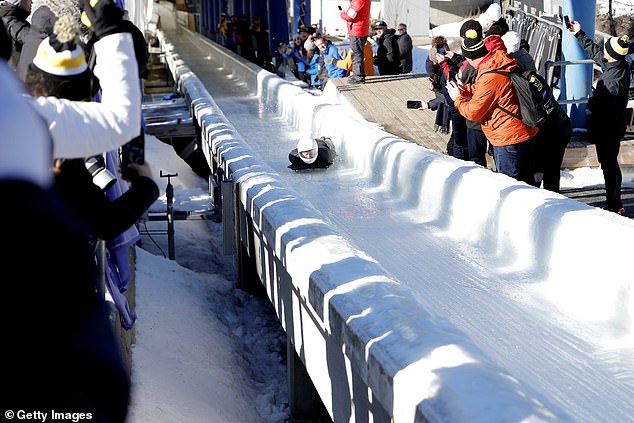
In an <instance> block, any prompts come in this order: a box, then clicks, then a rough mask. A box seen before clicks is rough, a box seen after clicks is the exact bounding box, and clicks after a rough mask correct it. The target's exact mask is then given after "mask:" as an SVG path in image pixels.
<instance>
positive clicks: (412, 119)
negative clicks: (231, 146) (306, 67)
mask: <svg viewBox="0 0 634 423" xmlns="http://www.w3.org/2000/svg"><path fill="white" fill-rule="evenodd" d="M328 83H329V84H331V83H332V84H334V85H335V87H336V88H337V90H338V91H339V92H340V94H341V95H343V96H344V98H345V99H346V101H347V102H348V103H349V104H350V105H352V106H353V107H354V108H355V109H356V111H357V112H358V113H360V114H361V115H362V116H363V117H364V118H365V119H366V120H367V121H369V122H374V123H377V124H378V125H380V126H381V127H383V128H384V129H385V130H386V131H387V132H389V133H391V134H394V135H396V136H398V137H401V138H403V139H406V140H409V141H412V142H415V143H416V144H419V145H421V146H423V147H426V148H429V149H432V150H436V151H440V152H443V153H446V152H447V142H448V141H449V134H446V135H445V134H440V133H437V132H434V119H435V117H436V112H433V111H431V110H412V109H407V108H406V106H405V104H406V101H407V100H425V101H428V100H430V99H432V98H433V97H434V93H433V92H432V91H431V90H430V89H429V80H428V78H427V76H425V75H397V76H370V77H366V83H365V84H359V85H350V84H348V83H347V80H346V79H345V78H342V79H330V80H329V81H328ZM630 129H631V130H634V128H632V127H631V126H630ZM632 135H634V134H632V133H628V136H627V137H626V138H625V139H624V140H623V141H622V142H621V153H620V155H619V161H620V163H621V164H623V165H630V166H632V165H634V139H633V138H634V137H633V136H632ZM487 159H488V160H490V159H491V158H490V157H487ZM489 164H490V165H491V162H489ZM598 166H599V163H598V161H597V155H596V150H595V147H594V145H592V144H590V143H588V142H587V141H585V140H583V139H581V138H575V139H573V140H571V142H570V143H569V145H568V148H567V149H566V154H565V155H564V160H563V163H562V167H563V168H565V169H575V168H579V167H598Z"/></svg>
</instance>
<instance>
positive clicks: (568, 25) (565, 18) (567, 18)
mask: <svg viewBox="0 0 634 423" xmlns="http://www.w3.org/2000/svg"><path fill="white" fill-rule="evenodd" d="M564 24H565V25H566V28H567V29H570V27H571V26H572V25H571V24H570V18H569V17H568V15H565V16H564Z"/></svg>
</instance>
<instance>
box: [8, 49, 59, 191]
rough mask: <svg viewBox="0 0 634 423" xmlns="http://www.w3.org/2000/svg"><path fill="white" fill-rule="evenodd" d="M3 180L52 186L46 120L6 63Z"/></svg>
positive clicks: (51, 155)
mask: <svg viewBox="0 0 634 423" xmlns="http://www.w3.org/2000/svg"><path fill="white" fill-rule="evenodd" d="M0 62H2V63H0V85H1V86H2V96H0V127H1V128H2V142H0V179H15V180H21V181H27V182H32V183H34V184H36V185H39V186H41V187H48V186H50V185H51V184H52V180H53V174H52V172H51V171H50V168H51V164H52V163H53V144H52V141H51V137H50V134H49V132H48V128H47V127H46V123H45V122H44V119H43V118H42V117H41V116H39V115H38V114H37V113H36V112H35V110H33V108H32V107H31V106H30V105H29V104H28V103H27V101H26V100H25V97H24V96H23V95H22V93H20V91H19V88H18V87H21V86H22V83H21V82H20V81H19V80H18V79H17V76H16V73H15V72H14V71H13V70H12V69H10V68H9V67H8V65H7V64H6V62H4V61H0Z"/></svg>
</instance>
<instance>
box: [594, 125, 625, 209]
mask: <svg viewBox="0 0 634 423" xmlns="http://www.w3.org/2000/svg"><path fill="white" fill-rule="evenodd" d="M595 145H596V147H597V158H598V159H599V163H601V170H602V171H603V179H604V181H605V207H604V208H605V209H607V210H610V211H614V212H616V211H619V209H620V208H621V207H623V203H622V202H621V182H622V181H623V176H622V175H621V168H620V167H619V160H618V157H619V150H620V149H621V136H620V135H611V136H606V135H604V136H602V137H601V138H600V139H596V144H595Z"/></svg>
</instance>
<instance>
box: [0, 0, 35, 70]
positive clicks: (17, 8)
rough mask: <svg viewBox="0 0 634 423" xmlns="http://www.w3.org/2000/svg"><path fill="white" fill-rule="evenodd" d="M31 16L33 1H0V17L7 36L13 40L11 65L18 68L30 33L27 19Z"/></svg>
mask: <svg viewBox="0 0 634 423" xmlns="http://www.w3.org/2000/svg"><path fill="white" fill-rule="evenodd" d="M30 14H31V0H3V1H0V16H1V17H2V21H3V23H4V26H5V27H6V30H7V34H8V35H9V37H10V38H11V44H12V53H11V60H10V61H9V64H10V65H11V66H12V67H13V68H16V67H17V66H18V63H19V62H20V54H21V53H22V45H23V44H24V41H25V40H26V35H27V34H28V33H29V28H30V27H31V24H30V23H29V21H27V18H28V17H29V15H30Z"/></svg>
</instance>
